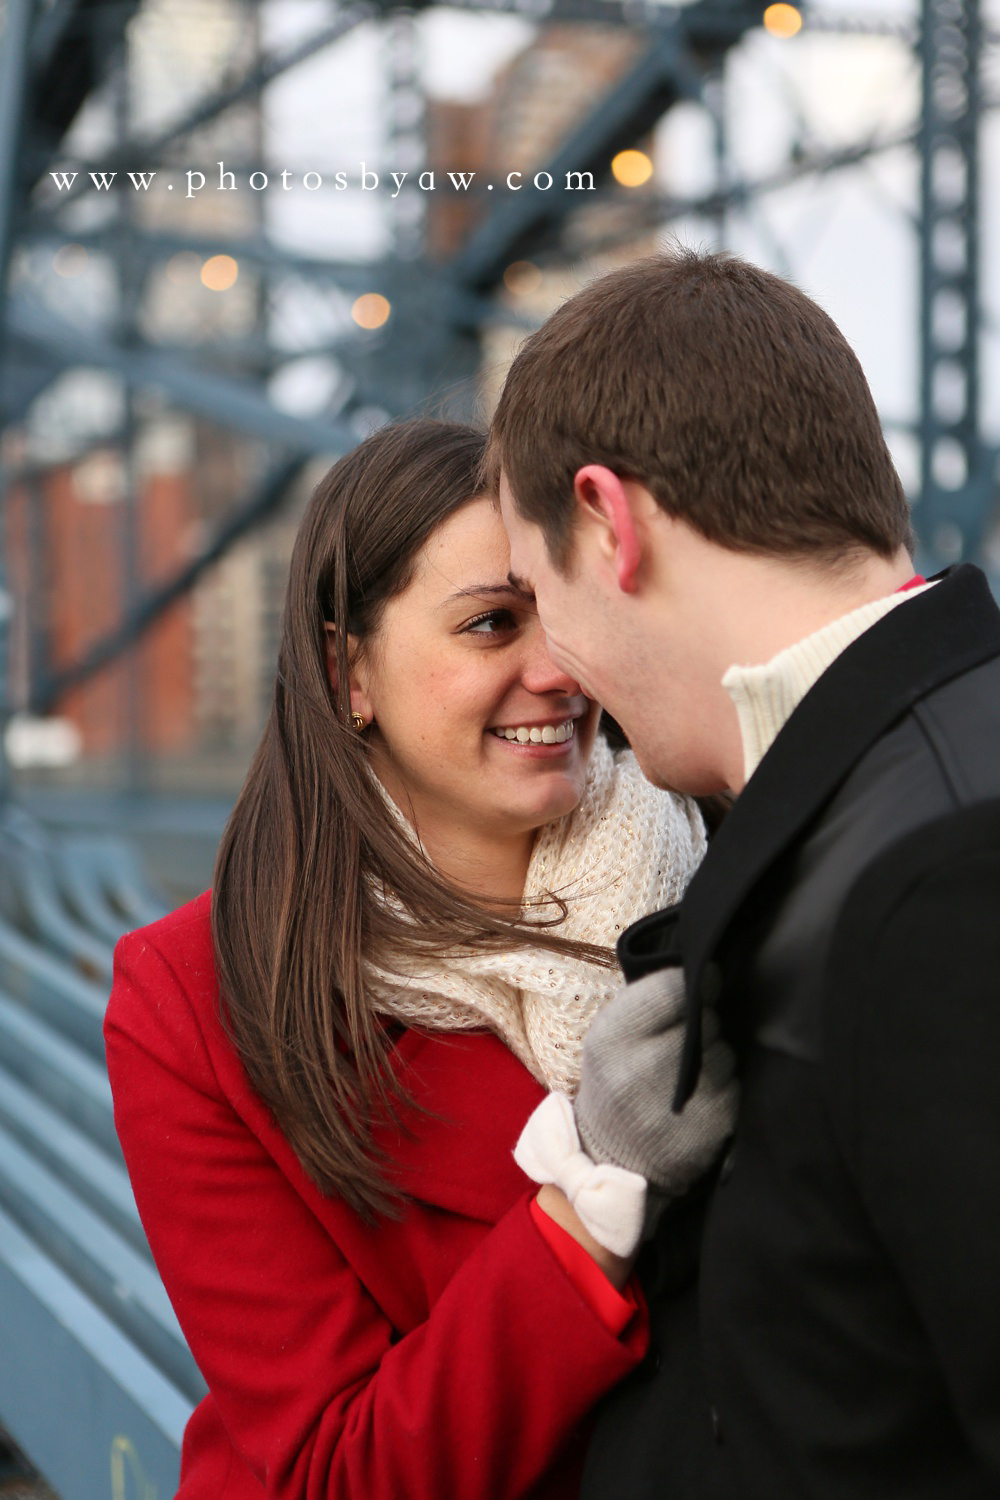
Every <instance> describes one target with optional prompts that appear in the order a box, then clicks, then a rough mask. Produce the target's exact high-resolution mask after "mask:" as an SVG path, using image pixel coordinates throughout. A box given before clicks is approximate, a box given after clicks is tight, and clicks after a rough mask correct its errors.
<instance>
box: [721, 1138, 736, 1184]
mask: <svg viewBox="0 0 1000 1500" xmlns="http://www.w3.org/2000/svg"><path fill="white" fill-rule="evenodd" d="M735 1165H736V1147H735V1146H730V1148H729V1150H728V1151H727V1152H726V1154H725V1156H724V1157H723V1158H722V1166H721V1167H720V1168H719V1181H720V1183H722V1182H728V1181H729V1179H730V1177H732V1175H733V1168H734V1167H735Z"/></svg>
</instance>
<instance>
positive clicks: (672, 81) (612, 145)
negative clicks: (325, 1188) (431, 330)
mask: <svg viewBox="0 0 1000 1500" xmlns="http://www.w3.org/2000/svg"><path fill="white" fill-rule="evenodd" d="M650 43H651V45H650V48H649V51H648V52H646V53H644V55H643V56H642V58H641V59H640V61H639V62H638V63H637V64H636V65H635V67H633V68H631V69H630V70H629V71H628V72H627V73H626V74H625V76H624V77H623V78H622V79H620V80H619V81H618V83H616V84H615V85H614V86H613V87H612V88H611V89H610V90H609V92H608V93H607V94H606V96H605V97H604V99H603V100H602V101H601V103H600V104H599V105H598V106H597V108H596V109H595V110H593V112H592V113H591V114H589V115H588V116H587V118H586V119H585V120H584V121H583V122H582V124H580V125H579V126H577V128H576V129H575V130H574V131H572V132H571V134H570V135H569V137H568V138H567V139H566V140H565V141H564V142H563V144H562V146H561V147H560V148H559V149H558V150H557V151H556V152H555V154H554V155H553V156H552V158H551V159H550V160H549V161H548V162H546V163H545V165H544V167H542V168H540V169H539V173H541V172H545V173H547V174H548V175H549V177H550V179H551V180H552V181H553V182H554V183H555V184H556V185H557V187H558V186H559V185H561V184H563V183H565V182H566V181H567V180H568V179H567V174H568V173H570V172H593V174H594V177H595V180H597V179H598V178H600V179H604V178H605V177H606V175H607V172H608V170H609V168H610V164H611V158H612V156H613V155H614V153H615V152H616V151H617V150H619V149H620V148H621V147H624V146H629V145H632V144H633V143H634V142H635V141H636V140H638V139H640V138H641V137H642V136H643V135H644V134H645V132H646V131H648V130H650V129H651V128H652V127H653V125H654V124H655V123H656V121H657V120H658V119H659V118H660V117H661V115H663V114H664V113H665V112H666V111H667V110H668V109H669V108H670V106H671V105H672V104H676V103H678V102H679V101H680V100H682V99H698V98H700V96H701V85H702V75H701V71H700V69H699V68H698V66H697V64H696V63H695V61H694V59H693V57H692V55H691V53H690V51H689V50H688V45H687V40H686V35H685V31H684V29H683V28H682V27H681V25H680V24H679V22H678V21H677V20H675V21H674V22H673V23H672V24H669V25H666V26H664V27H662V28H660V29H658V30H657V31H655V32H653V33H652V34H651V37H650ZM525 175H527V174H525ZM534 175H536V176H537V175H539V174H534ZM543 180H544V179H543ZM571 200H572V194H571V193H569V192H565V191H557V192H553V191H551V189H545V188H544V187H536V186H535V185H534V181H533V180H532V181H529V182H525V183H524V184H523V186H522V187H521V189H520V190H519V191H517V193H516V196H515V195H512V196H511V197H510V198H509V199H507V200H506V201H505V202H504V203H503V204H502V205H501V206H500V207H499V208H498V209H497V210H496V211H495V212H494V213H492V214H490V215H489V217H488V218H486V219H485V220H484V221H483V222H482V223H481V224H480V225H479V226H478V228H477V229H475V230H474V231H473V233H472V235H471V237H470V239H469V241H468V243H467V244H466V245H465V246H464V247H463V249H462V250H461V251H459V253H458V255H457V256H455V258H454V259H453V260H452V261H451V263H450V270H451V273H452V275H453V276H454V278H455V280H456V282H457V283H458V284H459V285H460V286H464V287H467V288H470V289H472V290H475V291H485V290H486V289H487V288H489V287H492V286H495V285H496V284H497V283H498V282H499V281H500V279H501V277H502V276H503V273H504V270H505V269H506V267H507V266H508V265H509V264H510V262H511V261H512V260H516V259H518V258H519V256H521V255H524V254H527V253H528V251H529V249H530V247H531V244H532V241H533V240H534V239H537V237H538V236H539V234H540V233H542V232H543V231H544V230H546V229H549V228H551V227H552V226H553V224H558V223H559V222H561V220H562V219H564V218H565V216H566V214H567V212H568V210H569V207H570V205H571Z"/></svg>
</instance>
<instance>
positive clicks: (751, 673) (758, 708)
mask: <svg viewBox="0 0 1000 1500" xmlns="http://www.w3.org/2000/svg"><path fill="white" fill-rule="evenodd" d="M933 587H934V585H933V583H924V584H919V585H917V587H915V588H909V589H906V590H905V591H904V592H902V593H898V592H897V593H895V594H890V595H888V597H887V598H885V599H876V600H875V601H874V602H873V603H871V604H863V605H862V606H861V608H860V609H854V610H851V612H850V613H849V614H846V615H841V617H840V619H839V620H834V621H832V623H831V624H829V625H824V626H823V628H822V629H821V630H817V631H815V632H814V633H813V634H812V635H808V636H806V638H805V640H802V641H797V642H796V644H795V645H794V646H788V647H787V648H786V649H785V650H784V651H779V652H778V654H777V656H774V657H772V658H771V660H770V661H768V662H765V663H764V664H763V665H762V666H755V667H740V666H732V667H730V668H729V670H728V671H727V672H726V674H725V676H724V677H723V679H722V686H723V687H724V688H725V689H726V692H727V693H728V694H729V696H730V698H731V699H732V701H733V704H734V705H735V708H736V713H737V715H738V717H739V721H740V734H741V736H742V739H743V774H744V779H745V781H749V780H750V777H751V776H752V775H753V773H754V771H756V769H757V767H758V766H759V765H760V763H761V761H762V760H763V759H764V756H765V755H766V754H767V752H768V750H769V749H770V748H771V745H772V744H773V743H774V741H775V740H776V739H777V737H778V732H779V730H781V729H782V728H783V727H784V725H785V723H786V721H787V720H788V719H789V718H791V715H792V713H793V711H794V710H795V709H796V708H797V707H798V705H799V704H800V703H801V702H802V699H803V698H804V697H805V695H806V693H808V691H809V689H810V688H811V687H812V686H813V684H814V683H815V682H817V681H818V680H819V678H820V677H822V675H823V673H824V672H825V671H826V669H827V667H828V666H830V664H831V663H832V662H833V661H835V660H836V658H837V657H838V656H839V655H840V653H841V652H842V651H846V649H847V647H848V646H850V645H851V644H852V643H853V642H854V641H856V640H857V639H858V637H859V636H861V635H864V633H865V631H866V630H870V629H871V627H872V626H873V625H874V624H875V623H876V622H877V621H878V620H881V619H882V618H883V617H884V616H885V615H887V614H889V613H890V611H891V610H894V609H897V608H898V607H899V605H901V604H905V603H906V602H907V600H908V599H915V598H916V597H917V595H918V594H925V593H926V592H927V590H928V589H930V588H933Z"/></svg>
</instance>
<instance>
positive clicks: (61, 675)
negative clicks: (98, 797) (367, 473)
mask: <svg viewBox="0 0 1000 1500" xmlns="http://www.w3.org/2000/svg"><path fill="white" fill-rule="evenodd" d="M356 442H357V437H356V436H355V435H352V438H351V442H350V444H349V446H351V447H353V446H354V444H355V443H356ZM304 461H305V460H304V458H303V457H302V456H301V455H297V456H295V457H292V458H286V459H283V460H279V461H278V462H277V463H276V464H274V465H273V466H272V468H271V469H269V470H268V472H267V474H266V475H265V476H264V478H263V480H262V481H261V483H260V484H259V485H258V487H257V489H256V490H255V492H254V493H253V495H252V496H251V498H250V500H249V501H248V502H247V504H246V505H243V506H241V507H240V508H239V510H237V511H236V513H235V514H234V515H232V516H231V517H229V519H228V520H226V521H225V522H224V523H223V524H222V526H221V527H220V528H219V530H218V531H217V532H216V534H215V536H214V537H213V539H212V541H211V542H210V543H209V545H208V546H207V547H205V548H204V550H203V551H202V552H201V553H199V555H198V556H197V557H195V558H192V559H191V561H190V562H189V563H186V564H185V565H184V567H183V568H181V569H180V570H179V571H178V572H177V573H176V574H175V575H174V576H173V578H170V579H168V580H167V581H166V582H165V583H163V584H161V585H159V587H157V588H155V589H151V590H150V591H149V593H147V594H146V595H144V596H143V597H142V598H141V599H140V600H139V601H138V602H137V604H136V606H135V608H134V609H133V610H132V611H131V612H130V613H129V614H127V615H126V617H125V619H124V620H123V621H122V622H121V624H120V625H118V626H116V627H115V629H114V630H112V631H110V632H109V633H108V634H107V635H106V636H103V637H102V638H101V639H100V640H98V641H96V642H95V643H94V644H93V645H92V646H91V647H90V648H89V649H88V650H87V651H86V652H85V653H84V655H83V656H82V657H81V658H80V659H79V660H78V661H76V662H74V663H72V664H71V665H70V666H67V667H64V668H62V669H61V670H60V671H59V672H56V673H53V675H52V676H50V677H48V678H45V679H43V680H42V681H41V682H38V683H35V684H33V685H32V687H31V691H30V702H29V708H30V711H31V712H32V713H37V714H44V713H50V712H51V710H52V709H53V708H54V707H55V705H56V704H57V703H58V702H59V700H60V699H61V698H62V697H63V696H64V695H65V694H66V693H68V692H69V691H70V690H71V689H72V688H75V687H79V685H80V684H81V683H82V682H85V681H87V679H88V678H90V677H92V676H94V675H95V674H96V673H97V672H100V671H102V670H103V669H104V668H105V667H106V666H108V665H109V664H110V663H111V662H113V661H115V660H116V658H117V657H119V656H120V655H121V654H122V653H123V652H124V651H126V650H127V649H128V648H129V647H130V646H132V645H134V644H135V642H136V641H137V640H138V639H139V638H140V637H141V636H142V635H144V634H145V632H146V631H147V630H148V629H149V628H150V626H151V625H153V624H154V623H155V622H156V621H157V620H158V619H159V618H160V616H161V615H163V614H164V613H165V611H166V610H168V609H169V608H170V607H171V605H173V604H176V603H177V601H178V599H180V598H182V597H183V596H184V595H185V594H186V593H187V592H188V591H189V590H190V589H191V588H192V586H193V585H194V584H195V583H196V582H197V580H198V579H199V578H200V577H201V575H202V574H203V573H204V572H206V571H207V570H208V569H209V568H211V567H214V565H215V564H216V563H217V562H218V561H219V559H220V558H221V557H223V556H224V555H225V554H226V552H228V550H229V548H230V547H231V546H233V544H234V543H235V542H236V541H238V540H239V538H240V537H242V536H244V535H246V533H247V532H248V531H251V530H253V528H254V527H255V526H258V525H259V524H260V522H261V521H262V520H263V519H264V518H265V517H266V516H268V515H271V514H273V512H274V511H275V510H276V509H277V508H278V506H279V505H280V504H281V503H282V501H283V500H284V497H285V495H286V493H287V490H288V487H289V485H290V484H291V483H292V481H293V480H294V479H295V477H296V475H297V474H298V473H299V472H300V470H301V468H302V465H303V463H304Z"/></svg>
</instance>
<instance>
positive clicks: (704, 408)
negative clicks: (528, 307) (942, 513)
mask: <svg viewBox="0 0 1000 1500" xmlns="http://www.w3.org/2000/svg"><path fill="white" fill-rule="evenodd" d="M588 463H599V464H604V465H605V466H606V467H608V468H610V469H612V470H614V472H615V473H617V474H619V475H621V476H622V477H629V478H632V479H638V480H640V481H641V482H642V483H643V484H645V485H646V487H647V488H648V489H649V491H650V492H651V494H652V495H653V496H654V498H655V499H656V501H657V503H658V504H659V505H660V506H662V508H663V509H664V510H665V511H666V512H667V513H668V514H669V515H672V516H677V517H680V518H681V519H682V520H684V521H686V522H687V523H688V524H689V525H691V526H693V527H694V528H695V529H696V530H698V531H700V532H701V533H702V535H703V536H706V537H708V539H709V540H710V541H713V542H718V543H720V544H721V545H723V546H726V547H731V548H733V549H734V550H737V551H748V552H759V553H770V554H785V555H788V556H796V555H797V556H803V557H812V558H816V559H817V560H822V561H831V562H833V561H837V560H840V559H843V558H845V557H846V556H849V555H851V554H857V553H858V552H860V551H862V550H867V549H870V550H871V551H874V552H876V553H878V554H879V555H880V556H884V557H891V556H893V555H894V554H895V552H896V551H898V549H899V548H900V547H908V548H912V531H911V528H910V518H909V510H908V507H907V503H906V497H905V495H904V494H903V488H902V485H901V483H900V481H899V476H898V475H897V473H896V471H895V468H894V467H893V463H892V459H891V458H890V456H889V452H888V449H887V448H886V444H885V439H884V437H883V435H882V429H881V426H880V423H879V419H878V414H877V412H876V410H875V403H874V401H873V400H872V395H871V391H870V390H869V388H868V382H867V381H866V380H865V377H864V372H863V371H862V369H861V365H860V364H859V362H858V359H857V356H856V355H855V353H854V351H853V350H852V349H851V347H850V345H849V344H848V343H847V340H846V339H845V338H844V336H843V334H842V333H841V332H840V330H839V329H838V328H837V326H836V324H835V323H834V322H833V320H832V318H830V317H828V316H827V314H826V313H825V312H823V310H822V309H821V308H820V307H818V306H817V305H816V303H815V302H813V301H811V300H810V299H809V298H808V297H807V296H805V294H804V293H803V292H800V291H799V290H798V289H797V288H796V287H794V286H791V285H790V284H789V283H788V282H787V281H783V280H782V279H781V278H780V277H778V276H774V275H771V273H770V272H768V271H763V270H761V269H760V268H759V267H757V266H753V265H749V264H748V263H747V262H746V261H742V260H738V259H736V258H735V257H733V256H729V255H725V254H702V253H700V252H696V251H692V250H680V251H677V252H676V253H672V254H669V255H663V256H656V257H654V258H651V259H648V260H643V261H638V262H635V263H633V264H632V265H628V266H625V267H624V268H622V269H621V270H618V271H613V272H611V273H610V274H609V275H607V276H603V277H601V278H600V279H598V280H597V281H594V282H592V283H591V284H590V285H589V286H587V287H585V288H584V290H583V291H581V292H579V293H578V294H577V295H576V296H575V297H572V298H571V299H570V300H569V301H568V302H566V303H564V304H563V305H562V307H560V308H559V309H558V310H557V311H556V312H554V313H553V314H552V316H551V317H550V318H549V319H548V321H547V322H546V323H545V324H544V325H543V327H542V328H540V329H539V330H538V332H537V333H535V334H533V335H532V336H531V337H530V338H529V339H528V340H527V342H526V343H525V344H524V345H523V347H522V348H521V350H520V352H519V353H518V355H517V357H516V359H515V360H514V362H513V364H512V366H511V368H510V371H509V373H508V376H507V380H506V384H505V385H504V388H503V392H502V394H501V396H500V401H499V404H498V406H497V409H496V414H495V416H494V418H493V424H492V427H491V430H490V435H489V443H488V448H487V456H486V461H485V469H484V482H485V484H486V486H487V487H488V488H490V489H492V490H493V491H494V492H496V490H497V488H498V486H499V479H500V472H501V469H502V470H503V472H504V474H505V476H506V478H507V480H508V482H509V484H510V487H511V490H512V492H513V495H514V499H515V503H516V505H517V509H518V511H519V512H520V514H521V515H523V516H524V517H525V518H526V519H527V520H530V521H534V522H536V523H537V524H538V525H540V526H541V527H542V530H543V532H544V534H545V538H546V543H547V546H548V549H549V553H550V555H551V557H552V558H553V560H554V562H555V563H556V565H557V566H560V567H565V565H566V563H567V559H568V556H569V552H570V549H571V534H572V526H573V514H574V511H573V505H572V502H571V496H572V490H573V478H574V475H575V474H576V472H577V471H578V470H579V469H580V468H581V467H582V466H583V465H585V464H588Z"/></svg>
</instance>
